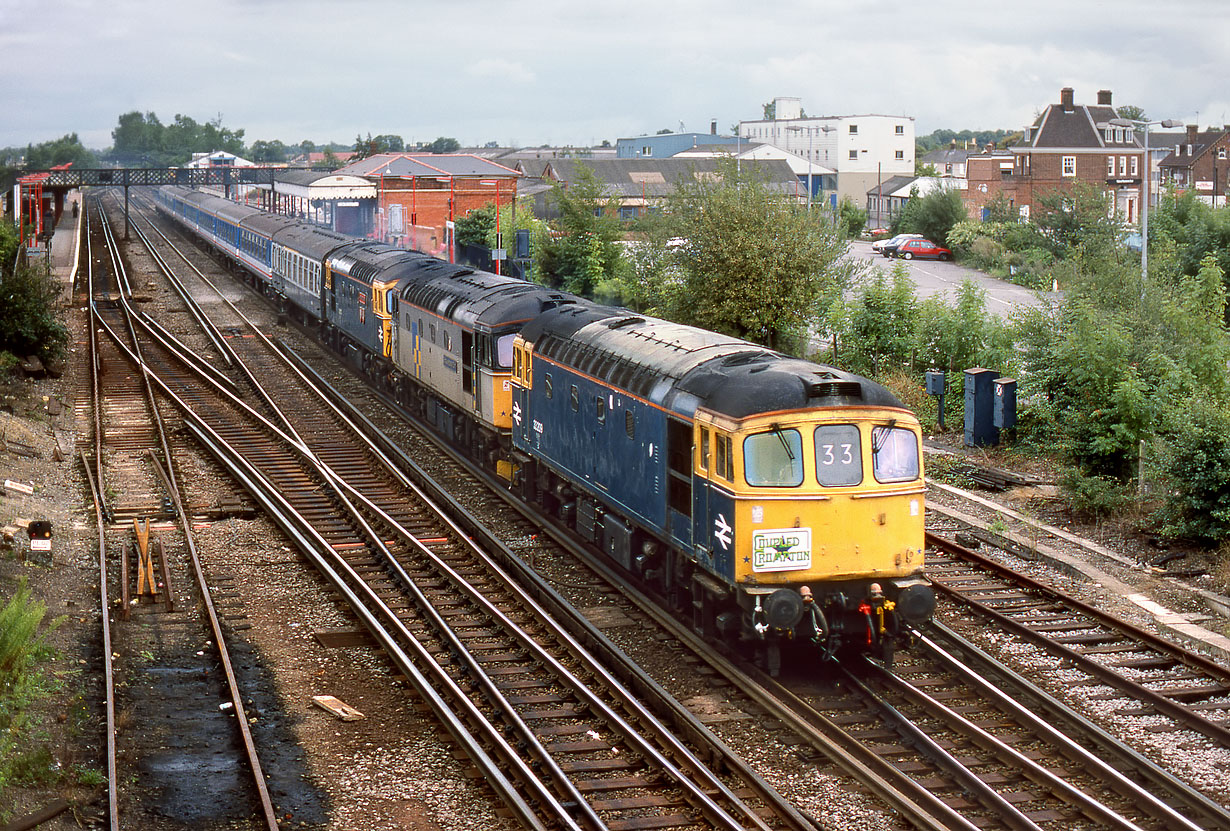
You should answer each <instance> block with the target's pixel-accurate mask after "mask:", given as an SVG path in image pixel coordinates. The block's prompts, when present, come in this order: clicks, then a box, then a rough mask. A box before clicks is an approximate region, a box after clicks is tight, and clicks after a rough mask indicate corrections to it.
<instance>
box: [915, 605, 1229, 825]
mask: <svg viewBox="0 0 1230 831" xmlns="http://www.w3.org/2000/svg"><path fill="white" fill-rule="evenodd" d="M930 628H931V629H932V630H933V631H935V632H936V633H938V634H939V635H941V636H942V637H943V638H944V639H945V640H949V641H951V642H952V643H954V644H955V645H956V646H957V647H958V648H959V649H960V650H961V652H962V653H963V654H964V656H965V660H964V661H962V660H960V659H958V658H956V657H955V656H953V655H952V654H951V653H949V652H948V651H947V650H945V649H944V648H943V647H942V646H941V645H940V644H939V643H937V642H936V641H935V640H934V639H933V638H931V637H930V636H929V635H926V634H924V633H922V632H919V631H917V630H915V632H914V635H915V638H916V639H917V641H918V643H920V644H921V645H922V646H923V647H924V648H926V649H927V650H928V651H929V652H930V653H931V655H932V657H933V658H935V659H936V660H937V661H938V662H939V663H940V664H941V665H942V666H943V667H944V668H945V669H947V670H948V671H949V672H952V673H953V674H955V675H957V676H959V677H960V678H961V680H962V681H964V682H965V683H966V684H968V685H970V686H971V687H974V688H975V689H977V690H978V691H979V692H980V693H981V694H982V695H984V696H986V697H987V698H990V699H992V700H993V701H994V702H995V703H996V706H998V707H999V708H1000V709H1001V710H1003V711H1005V712H1007V713H1009V714H1010V715H1011V716H1012V717H1013V718H1015V719H1017V720H1018V721H1020V722H1021V723H1022V724H1027V725H1028V726H1029V727H1030V728H1031V729H1032V730H1034V731H1036V732H1037V733H1038V734H1039V735H1041V736H1043V737H1045V738H1046V740H1047V741H1048V742H1050V743H1051V744H1053V745H1054V746H1056V747H1057V748H1059V750H1060V752H1062V753H1063V754H1064V755H1065V756H1067V757H1068V758H1069V759H1071V760H1072V761H1074V762H1076V763H1077V764H1079V765H1082V766H1083V767H1084V769H1086V770H1093V771H1097V772H1098V775H1099V776H1101V777H1102V778H1103V779H1105V780H1106V781H1107V782H1109V783H1110V784H1111V786H1112V787H1114V788H1115V790H1117V791H1118V792H1119V793H1120V795H1122V796H1124V797H1126V798H1128V799H1129V800H1132V801H1133V802H1135V804H1137V805H1138V806H1140V807H1142V808H1143V809H1144V810H1145V812H1147V813H1148V814H1150V815H1151V816H1153V817H1154V818H1156V819H1161V820H1164V821H1165V822H1167V823H1168V826H1167V827H1168V828H1172V829H1186V831H1201V828H1202V826H1200V825H1198V824H1196V823H1195V822H1193V821H1192V820H1191V819H1189V818H1188V817H1185V816H1183V815H1182V814H1180V813H1179V812H1178V811H1176V810H1175V809H1174V808H1173V807H1171V806H1170V805H1169V804H1167V803H1166V802H1165V801H1164V800H1162V799H1161V798H1159V797H1158V796H1156V795H1155V794H1153V793H1152V792H1151V791H1148V790H1146V789H1145V788H1144V787H1142V786H1141V785H1140V784H1139V783H1137V782H1134V781H1133V780H1131V779H1130V778H1128V777H1127V776H1126V775H1124V774H1123V773H1122V772H1121V771H1120V770H1119V768H1117V767H1115V766H1114V765H1111V764H1109V763H1108V762H1106V761H1105V760H1104V759H1103V757H1102V756H1099V755H1097V754H1096V753H1093V752H1091V751H1089V750H1087V749H1086V748H1084V747H1082V746H1081V745H1080V744H1077V743H1076V742H1075V741H1073V740H1072V739H1071V738H1070V737H1069V736H1067V735H1066V734H1064V733H1062V732H1061V731H1059V730H1058V729H1056V728H1055V727H1054V725H1053V724H1051V723H1050V722H1049V721H1047V720H1046V719H1044V718H1042V717H1041V716H1040V715H1038V714H1037V713H1035V712H1034V711H1033V710H1032V709H1030V708H1028V707H1026V706H1025V705H1023V704H1022V703H1021V702H1020V701H1018V700H1017V699H1016V698H1014V697H1013V696H1011V695H1009V694H1008V692H1007V690H1005V689H1002V688H1001V687H1000V686H997V685H996V684H993V683H991V682H990V681H989V680H988V678H987V676H988V675H998V676H1000V677H1001V678H1002V679H1004V680H1005V681H1006V682H1007V683H1008V684H1010V685H1011V686H1012V687H1013V688H1015V689H1016V690H1017V692H1023V693H1024V694H1025V695H1027V696H1028V697H1030V698H1031V699H1033V700H1034V701H1035V702H1038V703H1040V704H1041V707H1040V709H1042V710H1043V711H1044V712H1046V713H1049V714H1051V715H1053V716H1055V717H1057V718H1059V719H1062V720H1063V721H1066V722H1068V723H1070V724H1074V725H1076V726H1077V727H1078V728H1079V729H1080V730H1081V731H1082V732H1084V733H1086V734H1087V735H1089V736H1092V737H1093V738H1094V740H1095V741H1096V743H1097V745H1098V748H1099V750H1100V751H1101V752H1102V753H1104V754H1107V755H1110V756H1113V757H1114V758H1115V759H1116V760H1117V761H1118V762H1119V764H1120V765H1122V766H1124V767H1131V768H1135V769H1137V770H1139V771H1141V772H1142V774H1144V775H1145V776H1147V777H1148V778H1149V779H1150V780H1151V781H1152V782H1154V783H1155V784H1157V785H1159V786H1161V787H1163V788H1165V789H1167V790H1169V791H1170V792H1171V793H1174V794H1177V796H1178V798H1180V799H1182V800H1183V801H1184V802H1186V803H1187V804H1189V805H1193V806H1195V807H1197V808H1199V809H1200V810H1201V811H1203V812H1204V813H1205V814H1206V815H1207V816H1208V817H1209V818H1210V819H1212V820H1215V821H1216V822H1217V823H1219V824H1220V825H1221V826H1222V827H1225V828H1230V811H1227V809H1226V808H1225V807H1223V806H1221V805H1219V804H1217V803H1216V802H1214V801H1213V800H1211V799H1209V798H1208V797H1207V796H1205V795H1204V794H1202V793H1200V792H1199V791H1197V790H1196V789H1194V788H1192V787H1191V786H1189V785H1187V784H1186V783H1185V782H1182V781H1180V780H1178V779H1177V778H1176V777H1174V776H1173V775H1172V774H1169V773H1167V772H1166V771H1164V770H1162V769H1161V768H1159V767H1158V766H1157V765H1155V764H1154V763H1153V762H1150V761H1149V760H1148V759H1146V758H1144V757H1143V756H1141V755H1140V754H1139V753H1137V752H1136V751H1134V750H1132V749H1130V748H1128V747H1125V746H1124V745H1123V744H1122V743H1121V742H1119V741H1117V740H1115V739H1114V738H1113V737H1112V736H1110V735H1109V734H1107V733H1106V732H1105V731H1104V730H1102V729H1101V728H1100V727H1098V726H1097V725H1096V724H1094V723H1093V722H1091V721H1089V720H1088V719H1086V718H1084V717H1083V716H1081V715H1080V714H1079V713H1076V712H1075V711H1073V710H1072V709H1071V708H1070V707H1068V706H1067V705H1065V704H1063V703H1062V702H1060V701H1058V700H1056V699H1055V698H1054V697H1052V696H1050V695H1049V694H1048V693H1047V692H1046V691H1045V690H1043V689H1041V688H1040V687H1038V686H1037V685H1036V684H1033V683H1032V682H1030V681H1028V680H1026V679H1025V678H1024V677H1022V676H1021V675H1019V674H1018V673H1016V672H1014V671H1013V670H1011V669H1009V668H1008V667H1006V666H1004V665H1003V664H1001V663H999V662H998V661H996V660H995V659H993V658H992V657H991V656H990V655H987V654H986V653H985V652H983V651H982V650H980V649H979V648H978V647H977V646H975V645H974V644H973V643H971V642H970V641H968V640H967V639H965V638H963V637H961V636H960V635H958V634H957V633H956V632H954V631H952V630H951V629H949V628H948V627H947V626H945V625H944V624H942V623H939V622H932V623H931V624H930ZM971 659H972V661H971ZM970 663H977V664H978V665H979V666H980V667H982V669H983V674H980V673H978V672H976V671H974V669H973V668H972V667H971V666H970Z"/></svg>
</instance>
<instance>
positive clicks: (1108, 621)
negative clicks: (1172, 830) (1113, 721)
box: [927, 533, 1230, 747]
mask: <svg viewBox="0 0 1230 831" xmlns="http://www.w3.org/2000/svg"><path fill="white" fill-rule="evenodd" d="M927 542H928V544H930V545H934V546H936V547H937V548H939V549H941V550H943V551H947V552H949V553H950V554H954V555H956V556H957V557H960V558H962V559H967V560H969V561H970V562H972V563H975V564H976V565H977V566H978V567H979V568H985V569H986V570H988V571H991V572H992V573H995V574H998V575H999V576H1001V577H1003V578H1004V579H1006V580H1009V581H1011V582H1014V583H1017V584H1019V585H1022V586H1024V587H1025V588H1028V589H1031V590H1033V591H1036V592H1038V593H1039V594H1041V595H1043V596H1047V597H1051V598H1053V599H1054V600H1055V601H1056V602H1059V603H1061V604H1063V605H1066V606H1070V607H1071V608H1073V609H1075V610H1076V611H1078V612H1080V613H1081V614H1084V615H1087V616H1089V617H1091V618H1093V619H1094V620H1096V621H1097V622H1098V623H1100V624H1102V625H1103V626H1106V627H1107V628H1109V629H1112V630H1114V631H1117V632H1119V633H1120V634H1122V635H1124V636H1126V637H1128V638H1130V639H1132V640H1135V641H1138V642H1139V643H1142V644H1144V645H1146V646H1148V647H1149V648H1151V649H1154V650H1156V651H1158V652H1161V653H1162V654H1164V655H1167V656H1168V657H1170V658H1173V659H1174V660H1175V661H1177V662H1180V663H1184V664H1187V665H1188V666H1189V667H1193V668H1199V669H1200V670H1203V671H1205V672H1206V673H1208V674H1210V675H1213V676H1215V677H1216V678H1220V679H1225V680H1227V681H1230V671H1228V670H1226V669H1225V668H1224V667H1222V666H1220V665H1219V664H1217V663H1215V662H1213V661H1210V660H1209V659H1207V658H1205V657H1204V656H1202V655H1197V654H1195V653H1191V652H1188V651H1186V650H1184V649H1182V648H1181V647H1179V646H1176V645H1175V644H1173V643H1170V642H1169V641H1167V640H1165V639H1163V638H1160V637H1158V636H1157V635H1154V634H1153V633H1152V632H1148V631H1146V630H1144V629H1141V628H1140V627H1138V626H1134V625H1132V624H1131V623H1128V622H1127V621H1125V620H1121V619H1120V618H1116V617H1114V616H1113V615H1110V614H1107V613H1106V612H1104V611H1102V610H1100V609H1096V608H1094V607H1093V606H1091V605H1089V604H1088V603H1085V602H1083V601H1081V600H1078V599H1076V598H1074V597H1071V596H1069V595H1066V594H1063V593H1062V592H1059V591H1057V590H1056V589H1054V588H1053V587H1051V586H1047V585H1046V584H1044V583H1041V582H1039V581H1037V580H1034V579H1033V578H1030V577H1028V576H1026V575H1023V574H1018V573H1017V572H1015V571H1013V570H1012V569H1010V568H1007V567H1006V566H1002V565H1000V564H999V563H996V562H995V561H994V560H990V559H988V558H986V557H983V556H981V555H979V554H977V553H975V552H973V551H970V550H969V549H967V548H964V547H962V546H960V545H957V544H956V543H954V542H952V541H950V540H945V539H943V538H941V537H937V536H935V535H933V534H930V533H928V534H927ZM930 580H931V583H932V584H933V585H934V586H935V587H936V588H937V589H939V590H940V591H942V592H944V594H945V595H947V596H949V597H952V598H953V599H954V600H957V601H959V602H961V603H963V604H965V605H966V606H968V607H970V608H971V609H974V610H975V611H976V612H978V614H980V615H983V616H984V617H987V618H990V619H991V620H993V621H995V624H996V625H997V626H1000V627H1002V628H1004V629H1006V630H1008V631H1010V632H1012V633H1014V634H1016V635H1019V636H1020V637H1022V638H1025V639H1026V640H1028V641H1030V642H1031V643H1034V644H1037V645H1038V646H1040V647H1042V648H1043V649H1045V650H1046V651H1048V652H1050V653H1051V654H1052V655H1055V656H1057V657H1059V658H1062V659H1064V660H1066V661H1070V662H1071V663H1072V664H1073V665H1074V666H1076V667H1078V668H1079V669H1080V670H1081V671H1082V672H1085V673H1087V674H1088V675H1090V676H1092V677H1094V678H1097V679H1099V680H1100V681H1102V682H1104V683H1106V684H1108V685H1110V686H1112V687H1115V688H1116V689H1119V690H1121V691H1123V692H1125V693H1127V694H1128V695H1131V696H1133V697H1135V698H1137V699H1140V700H1141V701H1143V702H1145V703H1146V704H1148V705H1149V706H1150V707H1153V708H1154V709H1155V710H1156V711H1157V712H1159V713H1161V714H1163V715H1166V716H1169V717H1171V718H1173V719H1174V720H1175V721H1178V722H1179V723H1181V724H1183V725H1184V726H1186V727H1188V728H1190V729H1192V730H1195V731H1196V732H1199V733H1202V734H1204V735H1205V736H1207V737H1208V738H1210V739H1213V740H1214V741H1216V742H1218V743H1219V744H1221V745H1222V746H1224V747H1230V728H1228V727H1226V726H1225V725H1223V724H1219V723H1217V722H1214V721H1211V720H1209V719H1207V718H1205V717H1204V716H1202V715H1200V714H1199V713H1197V712H1195V711H1194V710H1192V709H1191V708H1189V707H1186V706H1184V705H1183V704H1181V703H1179V702H1177V701H1175V700H1174V699H1172V698H1167V697H1166V696H1165V695H1163V694H1162V693H1159V692H1157V691H1155V690H1151V689H1149V688H1148V687H1145V686H1142V685H1141V684H1137V683H1136V682H1134V681H1132V680H1131V679H1129V678H1126V677H1124V676H1123V675H1122V674H1120V673H1118V672H1116V671H1115V670H1114V669H1113V668H1111V667H1108V666H1106V665H1104V664H1101V663H1099V662H1097V661H1095V660H1093V659H1092V658H1090V657H1088V656H1086V655H1083V654H1081V653H1080V652H1078V651H1077V650H1075V649H1073V648H1071V647H1069V646H1067V645H1066V644H1062V643H1058V642H1057V641H1054V640H1052V639H1051V638H1048V637H1046V635H1044V634H1042V633H1039V632H1035V631H1034V630H1033V629H1030V628H1029V627H1028V626H1026V625H1025V624H1023V623H1020V622H1018V621H1016V620H1013V619H1012V618H1011V617H1009V616H1008V615H1005V614H1004V613H1003V612H1000V611H998V610H996V609H994V608H992V607H991V606H988V605H987V604H985V603H981V602H979V601H977V600H974V599H973V598H970V597H967V596H965V595H964V594H963V593H962V592H960V591H959V590H958V589H956V588H954V587H952V586H950V585H948V584H947V583H945V582H944V581H943V580H942V579H940V578H937V577H935V576H931V577H930Z"/></svg>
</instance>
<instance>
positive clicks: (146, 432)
mask: <svg viewBox="0 0 1230 831" xmlns="http://www.w3.org/2000/svg"><path fill="white" fill-rule="evenodd" d="M91 228H92V230H93V231H96V232H97V233H90V234H88V236H89V245H90V247H91V250H90V251H89V252H88V253H87V256H88V257H89V261H90V263H91V269H90V272H89V275H88V283H89V294H90V297H91V326H90V329H91V332H90V335H91V337H90V351H89V364H90V366H91V368H92V372H91V381H90V386H91V390H92V393H93V395H92V402H93V403H92V413H93V416H94V424H93V429H92V434H93V436H94V452H93V454H92V457H91V456H86V455H85V454H83V456H82V462H83V465H84V467H85V468H86V471H87V474H88V476H89V481H90V485H91V490H92V493H93V495H94V502H95V515H96V522H97V528H98V535H99V575H100V579H99V594H100V599H101V601H102V609H103V615H102V618H103V632H102V641H103V651H104V663H105V679H106V712H107V763H106V766H107V771H108V811H107V817H108V820H107V821H108V827H109V828H111V829H119V828H124V827H128V828H133V827H140V828H158V827H182V824H183V823H188V824H192V823H198V822H230V823H241V824H240V825H235V826H233V827H251V828H259V827H264V828H268V829H276V828H277V827H278V824H277V818H276V815H275V809H274V807H273V803H272V799H271V796H270V793H269V788H268V785H267V784H266V781H265V776H264V774H263V772H262V769H261V762H260V758H259V756H258V755H257V752H256V746H255V743H254V741H253V738H252V733H251V730H250V728H249V722H248V716H247V711H246V707H245V701H250V700H251V696H252V693H251V691H250V690H245V689H243V688H242V687H241V685H240V682H239V680H238V678H237V676H236V673H235V669H234V666H233V663H232V660H231V653H230V649H229V648H228V646H227V638H226V632H225V631H224V629H223V625H222V619H221V615H220V614H219V611H218V609H217V608H216V606H215V604H214V601H213V597H212V591H213V589H212V587H211V586H210V585H209V583H208V581H207V580H206V577H205V573H204V570H203V569H202V567H201V563H200V561H199V559H198V557H197V553H196V548H195V542H194V537H193V532H192V528H191V525H190V523H189V522H188V517H187V514H186V512H185V511H184V502H183V498H182V492H181V488H180V486H179V483H178V480H177V474H176V472H175V466H174V464H173V463H172V461H173V458H174V451H173V449H172V446H171V441H170V439H169V438H168V435H167V430H166V429H165V424H164V422H163V420H162V417H161V414H160V412H159V410H158V404H157V402H156V400H155V398H154V396H153V393H152V390H151V389H150V387H149V386H148V385H147V383H145V379H144V377H143V375H142V374H141V373H138V372H134V371H130V366H129V365H128V364H127V362H125V361H124V359H123V357H122V355H121V352H122V347H120V346H119V345H118V344H117V343H115V342H110V341H106V340H100V339H98V338H97V332H98V329H99V328H100V326H101V327H106V326H108V324H107V323H104V321H109V326H110V328H111V329H112V331H114V332H116V335H117V338H125V337H126V335H130V334H131V333H132V329H131V328H129V326H130V319H129V318H128V317H127V315H128V313H129V312H130V309H129V307H128V305H127V297H129V296H130V295H131V288H130V286H129V285H128V280H127V272H126V269H125V266H124V263H123V260H122V258H121V257H120V255H119V253H118V249H117V246H116V244H115V240H114V238H113V237H112V236H111V233H110V226H109V225H108V223H107V220H106V217H105V216H104V215H103V214H102V213H101V211H100V212H99V213H98V214H97V220H96V221H95V222H93V223H91ZM96 242H97V243H100V244H101V245H102V246H104V247H105V249H106V252H107V256H106V257H105V259H104V258H100V260H101V262H102V263H103V266H102V268H100V269H98V273H97V274H96V270H95V268H94V265H95V262H96V261H95V259H94V257H93V251H92V247H93V245H94V244H95V243H96ZM104 277H105V278H107V279H101V278H104ZM96 278H99V279H98V282H97V284H96V282H95V281H96ZM102 296H106V297H107V298H108V299H107V300H104V301H101V302H100V301H99V300H97V298H100V297H102ZM130 343H131V341H130ZM113 618H114V619H113ZM117 664H118V667H117ZM219 702H222V704H221V706H219ZM120 783H130V784H129V786H128V787H121V786H120ZM243 823H246V824H243Z"/></svg>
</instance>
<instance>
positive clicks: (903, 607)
mask: <svg viewBox="0 0 1230 831" xmlns="http://www.w3.org/2000/svg"><path fill="white" fill-rule="evenodd" d="M934 612H935V590H934V589H933V588H931V586H929V585H927V584H926V583H924V582H922V581H921V580H919V581H917V582H910V583H907V584H905V585H903V586H902V587H901V591H900V592H899V593H898V595H897V614H898V615H900V616H901V619H902V620H904V621H906V622H907V623H925V622H926V621H928V620H930V619H931V615H932V614H933V613H934Z"/></svg>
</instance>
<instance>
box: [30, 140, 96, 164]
mask: <svg viewBox="0 0 1230 831" xmlns="http://www.w3.org/2000/svg"><path fill="white" fill-rule="evenodd" d="M70 163H71V164H74V165H76V166H77V167H97V166H98V157H97V156H96V155H94V153H93V152H91V151H89V150H86V149H85V147H83V146H82V144H81V140H80V139H78V138H77V134H76V133H69V134H68V135H66V136H64V137H62V138H58V139H55V140H53V141H45V142H43V143H42V144H35V145H31V146H30V147H27V148H26V169H27V170H44V169H46V168H49V167H54V166H55V165H61V164H70Z"/></svg>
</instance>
